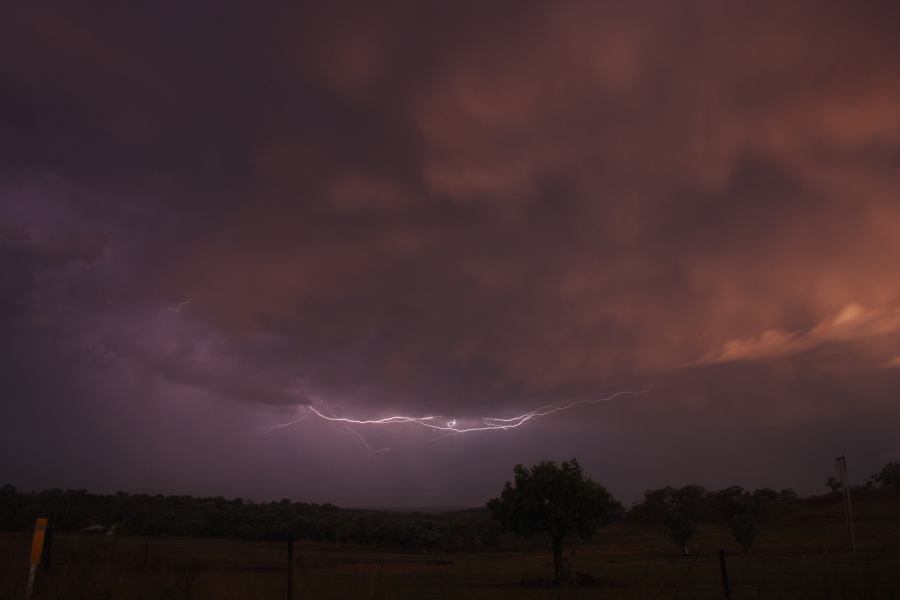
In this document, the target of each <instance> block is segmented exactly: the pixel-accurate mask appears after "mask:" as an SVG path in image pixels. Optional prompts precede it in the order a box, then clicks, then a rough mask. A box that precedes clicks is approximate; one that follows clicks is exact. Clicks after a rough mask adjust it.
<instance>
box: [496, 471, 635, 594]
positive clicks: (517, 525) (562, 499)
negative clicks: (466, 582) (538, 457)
mask: <svg viewBox="0 0 900 600" xmlns="http://www.w3.org/2000/svg"><path fill="white" fill-rule="evenodd" d="M514 473H515V482H514V483H510V482H506V485H505V487H504V488H503V492H501V494H500V497H499V498H494V499H493V500H490V501H489V502H488V510H489V511H490V513H491V516H492V517H493V518H494V519H496V520H497V521H498V522H499V523H500V525H501V526H502V527H503V528H504V529H506V530H507V531H511V532H513V533H516V534H518V535H522V536H528V535H530V534H544V535H546V536H547V538H548V540H549V542H550V545H551V548H552V550H553V566H554V576H555V580H556V582H557V583H564V582H565V579H566V577H565V574H566V568H565V564H564V561H563V542H564V541H565V539H566V538H567V537H569V536H570V535H573V534H574V535H578V536H579V537H582V538H588V537H590V536H591V535H592V534H593V533H594V531H595V530H596V528H597V527H598V526H600V525H605V524H606V523H608V522H609V521H610V520H612V519H614V518H615V517H617V516H619V515H621V514H622V505H621V504H620V503H619V502H618V501H617V500H615V499H614V498H613V497H612V495H611V494H610V493H609V492H607V491H606V488H604V487H603V486H602V485H600V484H598V483H596V482H594V481H593V480H591V479H590V478H588V477H585V476H584V473H583V472H582V470H581V465H579V464H578V461H577V460H575V459H572V460H571V461H564V462H562V463H560V464H556V463H555V462H553V461H546V462H542V463H539V464H537V465H535V466H533V467H531V468H525V467H523V466H522V465H516V467H515V469H514Z"/></svg>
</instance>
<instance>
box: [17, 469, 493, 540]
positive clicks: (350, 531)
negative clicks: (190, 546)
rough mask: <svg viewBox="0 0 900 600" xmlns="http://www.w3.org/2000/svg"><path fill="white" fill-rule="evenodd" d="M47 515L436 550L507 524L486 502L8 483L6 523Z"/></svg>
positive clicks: (65, 526)
mask: <svg viewBox="0 0 900 600" xmlns="http://www.w3.org/2000/svg"><path fill="white" fill-rule="evenodd" d="M37 517H47V518H49V519H50V522H51V524H52V525H53V526H54V529H55V531H57V532H63V533H77V532H83V531H85V530H86V529H87V528H90V527H92V526H98V525H99V526H103V527H108V528H111V531H115V533H116V534H122V535H134V536H162V535H169V536H185V537H227V538H240V539H247V540H278V539H286V538H287V537H288V536H293V537H294V538H295V539H305V540H315V541H330V542H332V543H354V544H367V545H372V546H385V547H390V548H394V549H399V550H408V551H432V550H437V549H441V550H445V549H457V548H473V547H482V546H490V545H494V544H496V543H497V541H498V539H499V527H498V526H497V525H496V524H495V523H494V522H493V521H491V519H490V517H489V516H488V514H487V511H486V510H483V509H471V510H461V511H453V512H446V513H442V514H435V515H432V514H424V513H399V512H390V511H380V510H360V509H345V508H339V507H337V506H334V505H332V504H313V503H305V502H291V501H290V500H287V499H285V500H281V501H278V502H260V503H256V502H253V501H250V500H244V499H241V498H235V499H232V500H229V499H226V498H222V497H207V498H201V497H193V496H163V495H149V494H128V493H125V492H118V493H116V494H111V495H101V494H91V493H89V492H88V491H86V490H61V489H51V490H44V491H41V492H31V493H19V492H18V491H17V490H16V488H14V487H13V486H11V485H9V484H7V485H4V486H3V487H2V488H0V530H2V531H29V530H31V529H32V528H33V527H34V522H35V519H36V518H37Z"/></svg>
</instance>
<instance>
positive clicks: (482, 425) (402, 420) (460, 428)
mask: <svg viewBox="0 0 900 600" xmlns="http://www.w3.org/2000/svg"><path fill="white" fill-rule="evenodd" d="M651 389H653V385H652V384H651V385H649V386H647V387H646V388H644V389H643V390H639V391H619V392H615V393H613V394H610V395H608V396H602V397H599V398H585V399H581V400H572V401H567V402H555V403H552V404H545V405H543V406H539V407H537V408H534V409H532V410H529V411H527V412H524V413H522V414H519V415H516V416H513V417H480V418H477V419H468V420H467V421H468V422H470V423H473V424H471V425H465V424H462V423H461V420H460V419H457V418H447V417H444V416H441V415H424V416H420V417H417V416H409V415H392V416H388V417H381V418H378V419H358V418H354V417H351V416H345V415H346V411H345V410H344V409H343V408H342V407H340V406H338V405H332V404H329V403H327V402H325V401H324V400H323V399H322V398H320V397H318V396H310V398H311V399H312V400H313V402H312V403H309V404H305V405H303V408H305V409H306V410H307V411H308V412H306V413H304V414H303V415H302V416H300V417H298V418H296V419H293V420H292V421H288V422H287V423H281V424H278V425H274V426H272V427H270V428H268V429H267V430H265V431H264V432H265V433H270V432H272V431H275V430H278V429H282V428H284V427H289V426H291V425H293V424H295V423H299V422H300V421H303V420H306V419H307V418H309V417H312V416H315V417H317V418H319V419H321V420H323V421H327V422H330V423H334V424H336V425H339V426H341V428H342V429H343V430H344V432H345V433H347V434H348V435H351V436H352V437H353V438H354V440H355V441H356V443H357V445H359V447H360V448H361V449H363V450H365V451H366V452H368V453H369V454H378V453H382V452H388V451H389V450H390V448H378V449H373V448H372V447H371V446H370V445H369V443H368V442H367V441H366V439H365V437H363V436H362V434H360V433H359V432H358V431H356V429H354V427H355V426H364V427H369V426H385V425H417V426H419V427H423V428H426V429H429V430H432V431H435V432H438V433H440V434H441V435H439V436H438V437H437V438H435V439H433V440H431V441H437V440H440V439H443V438H445V437H448V436H451V435H459V434H465V433H474V432H476V431H502V430H508V429H516V428H518V427H521V426H523V425H525V424H526V423H528V422H529V421H533V420H537V419H540V418H542V417H547V416H550V415H552V414H555V413H558V412H563V411H567V410H571V409H573V408H575V407H578V406H582V405H586V404H601V403H606V402H610V401H612V400H614V399H616V398H619V397H622V396H641V395H643V394H646V393H648V392H650V390H651ZM336 409H337V410H336ZM338 411H340V412H338Z"/></svg>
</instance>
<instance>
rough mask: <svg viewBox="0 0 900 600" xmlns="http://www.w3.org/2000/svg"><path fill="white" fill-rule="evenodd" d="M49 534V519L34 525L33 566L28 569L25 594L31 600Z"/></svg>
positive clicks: (36, 522)
mask: <svg viewBox="0 0 900 600" xmlns="http://www.w3.org/2000/svg"><path fill="white" fill-rule="evenodd" d="M46 534H47V519H44V518H41V519H38V520H37V521H35V523H34V538H33V539H32V540H31V561H30V562H31V565H30V567H29V568H28V587H27V588H26V589H25V594H26V595H27V597H28V598H31V594H32V592H34V578H35V576H36V575H37V568H38V565H39V564H41V553H42V552H43V551H44V537H45V536H46Z"/></svg>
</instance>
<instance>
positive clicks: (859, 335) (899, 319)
mask: <svg viewBox="0 0 900 600" xmlns="http://www.w3.org/2000/svg"><path fill="white" fill-rule="evenodd" d="M897 332H900V309H893V310H890V309H876V308H865V307H863V306H861V305H859V304H856V303H851V304H848V305H846V306H845V307H844V308H843V309H841V311H840V312H839V313H837V314H836V315H834V316H832V317H830V318H827V319H825V320H823V321H821V322H820V323H819V324H817V325H816V326H815V327H813V328H812V329H810V330H808V331H799V332H796V331H795V332H791V331H782V330H779V329H769V330H766V331H764V332H763V333H761V334H760V335H758V336H754V337H750V338H743V339H734V340H730V341H728V342H726V343H725V345H724V346H723V347H722V349H721V350H718V351H716V352H712V353H710V354H707V355H706V356H704V357H703V358H701V359H700V360H699V361H698V363H697V364H715V363H725V362H734V361H746V360H764V359H772V358H779V357H783V356H790V355H792V354H799V353H801V352H806V351H808V350H812V349H814V348H817V347H819V346H822V345H824V344H828V343H831V342H850V341H856V340H862V339H866V338H872V337H877V336H883V335H889V334H892V333H897ZM894 363H898V364H900V362H898V357H894V358H893V359H891V360H890V361H888V363H887V365H889V366H894Z"/></svg>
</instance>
